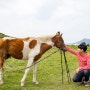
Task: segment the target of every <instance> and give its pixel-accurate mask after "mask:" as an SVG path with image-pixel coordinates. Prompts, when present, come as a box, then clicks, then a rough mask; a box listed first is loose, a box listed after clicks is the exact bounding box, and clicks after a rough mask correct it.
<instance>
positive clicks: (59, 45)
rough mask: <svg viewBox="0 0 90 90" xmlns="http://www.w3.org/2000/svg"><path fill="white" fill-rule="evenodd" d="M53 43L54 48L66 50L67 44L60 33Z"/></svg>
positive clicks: (53, 39)
mask: <svg viewBox="0 0 90 90" xmlns="http://www.w3.org/2000/svg"><path fill="white" fill-rule="evenodd" d="M52 41H53V42H54V46H56V47H57V48H59V49H61V50H64V49H65V44H64V40H63V38H62V34H60V32H58V33H56V35H55V36H54V37H53V38H52Z"/></svg>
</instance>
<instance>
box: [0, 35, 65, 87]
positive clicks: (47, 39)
mask: <svg viewBox="0 0 90 90" xmlns="http://www.w3.org/2000/svg"><path fill="white" fill-rule="evenodd" d="M53 46H55V47H57V48H59V49H64V48H65V44H64V41H63V39H62V34H60V33H57V34H55V35H52V36H43V37H27V38H11V39H10V38H6V39H5V38H4V39H1V40H0V84H3V79H2V68H3V63H4V60H5V59H7V58H8V56H12V57H14V58H16V59H28V63H27V66H26V67H29V66H31V65H32V64H34V63H36V62H37V60H38V59H39V58H41V56H42V55H43V54H44V53H45V52H46V51H47V50H49V49H50V48H52V47H53ZM29 69H30V68H26V69H25V73H24V75H23V78H22V79H21V86H24V81H25V79H26V76H27V74H28V72H29ZM36 71H37V64H34V68H33V82H35V83H36V84H38V83H39V82H38V81H37V80H36Z"/></svg>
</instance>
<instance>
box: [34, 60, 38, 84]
mask: <svg viewBox="0 0 90 90" xmlns="http://www.w3.org/2000/svg"><path fill="white" fill-rule="evenodd" d="M36 73H37V62H34V66H33V82H34V83H35V84H39V82H38V81H37V80H36Z"/></svg>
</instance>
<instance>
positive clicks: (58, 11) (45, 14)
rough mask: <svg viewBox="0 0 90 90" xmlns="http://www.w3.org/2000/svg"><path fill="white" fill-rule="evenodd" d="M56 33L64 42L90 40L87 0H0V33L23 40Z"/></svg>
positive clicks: (89, 8)
mask: <svg viewBox="0 0 90 90" xmlns="http://www.w3.org/2000/svg"><path fill="white" fill-rule="evenodd" d="M58 31H60V33H63V39H64V42H65V43H73V42H77V41H79V40H81V39H83V38H88V39H90V0H0V33H4V34H6V35H9V36H14V37H20V38H23V37H28V36H43V35H54V34H56V33H57V32H58Z"/></svg>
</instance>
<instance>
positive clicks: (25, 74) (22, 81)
mask: <svg viewBox="0 0 90 90" xmlns="http://www.w3.org/2000/svg"><path fill="white" fill-rule="evenodd" d="M32 63H33V59H29V60H28V64H27V67H26V69H25V73H24V75H23V78H22V80H21V86H22V87H23V86H24V81H25V79H26V76H27V74H28V72H29V69H30V66H31V65H32Z"/></svg>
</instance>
